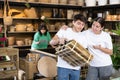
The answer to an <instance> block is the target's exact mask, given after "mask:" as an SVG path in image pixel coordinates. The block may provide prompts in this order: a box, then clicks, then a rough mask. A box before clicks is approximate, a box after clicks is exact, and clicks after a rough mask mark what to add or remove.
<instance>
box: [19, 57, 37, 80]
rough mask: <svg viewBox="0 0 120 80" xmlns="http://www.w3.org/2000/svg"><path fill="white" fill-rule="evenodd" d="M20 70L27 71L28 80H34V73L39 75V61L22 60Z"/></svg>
mask: <svg viewBox="0 0 120 80" xmlns="http://www.w3.org/2000/svg"><path fill="white" fill-rule="evenodd" d="M19 63H20V69H22V70H24V71H25V76H26V79H33V77H34V73H38V69H37V61H27V60H26V59H25V58H20V62H19Z"/></svg>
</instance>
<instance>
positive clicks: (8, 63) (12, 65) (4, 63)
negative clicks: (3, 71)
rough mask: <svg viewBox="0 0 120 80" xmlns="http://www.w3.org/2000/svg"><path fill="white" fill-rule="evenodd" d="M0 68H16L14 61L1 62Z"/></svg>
mask: <svg viewBox="0 0 120 80" xmlns="http://www.w3.org/2000/svg"><path fill="white" fill-rule="evenodd" d="M0 65H1V66H0V68H8V67H15V63H14V61H13V62H11V61H6V62H0Z"/></svg>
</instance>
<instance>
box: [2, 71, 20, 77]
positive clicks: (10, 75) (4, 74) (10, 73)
mask: <svg viewBox="0 0 120 80" xmlns="http://www.w3.org/2000/svg"><path fill="white" fill-rule="evenodd" d="M13 75H14V76H15V75H16V76H17V75H18V72H17V70H5V71H0V79H1V78H9V77H13Z"/></svg>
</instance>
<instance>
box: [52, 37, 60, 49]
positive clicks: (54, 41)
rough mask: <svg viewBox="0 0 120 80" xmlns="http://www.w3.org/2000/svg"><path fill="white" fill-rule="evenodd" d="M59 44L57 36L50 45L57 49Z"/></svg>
mask: <svg viewBox="0 0 120 80" xmlns="http://www.w3.org/2000/svg"><path fill="white" fill-rule="evenodd" d="M57 44H59V37H58V36H57V35H55V36H54V37H53V38H52V39H51V41H50V45H51V46H52V47H53V48H55V47H56V46H55V45H57Z"/></svg>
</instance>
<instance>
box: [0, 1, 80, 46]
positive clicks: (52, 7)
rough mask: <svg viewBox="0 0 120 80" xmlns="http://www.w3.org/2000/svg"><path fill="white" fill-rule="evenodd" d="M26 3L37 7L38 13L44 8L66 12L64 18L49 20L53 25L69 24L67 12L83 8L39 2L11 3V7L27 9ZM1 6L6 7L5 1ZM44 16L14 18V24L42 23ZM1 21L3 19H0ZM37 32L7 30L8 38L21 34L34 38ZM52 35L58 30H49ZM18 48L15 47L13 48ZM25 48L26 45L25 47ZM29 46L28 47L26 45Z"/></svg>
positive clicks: (1, 2)
mask: <svg viewBox="0 0 120 80" xmlns="http://www.w3.org/2000/svg"><path fill="white" fill-rule="evenodd" d="M26 3H29V4H30V6H31V7H35V8H36V9H37V11H38V10H39V11H38V13H40V10H41V9H42V8H51V9H63V10H66V13H65V16H66V17H64V18H52V15H51V17H50V18H48V20H49V21H50V23H53V24H55V22H64V23H65V24H67V22H68V21H69V20H68V19H67V10H69V9H72V10H80V9H81V8H82V7H81V6H78V5H66V4H51V3H39V2H16V1H9V5H10V7H14V6H19V7H23V8H25V4H26ZM0 4H1V5H4V1H0ZM41 16H42V15H41V14H38V18H26V17H25V18H13V22H15V21H17V20H19V21H32V22H33V23H40V22H41V19H40V17H41ZM0 19H1V20H2V19H3V18H0ZM35 31H36V30H35ZM35 31H32V32H28V31H22V32H19V31H18V32H10V31H9V29H7V32H6V33H7V36H8V37H10V36H11V35H12V36H13V35H14V36H15V37H18V36H17V35H18V34H19V35H20V34H21V36H22V35H24V34H27V35H29V34H32V36H31V37H33V34H34V33H35ZM49 31H50V33H51V35H52V36H53V35H54V34H55V33H56V32H57V30H49ZM14 46H16V44H15V45H13V47H14ZM23 46H24V45H23ZM26 46H27V45H26Z"/></svg>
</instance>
